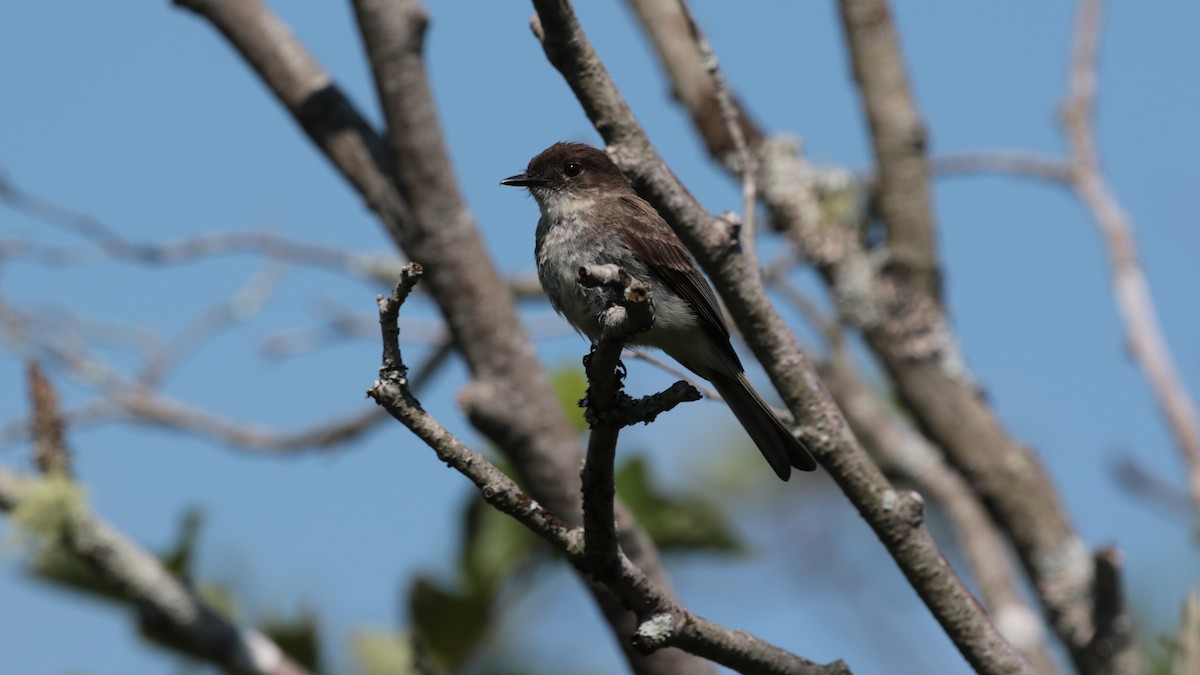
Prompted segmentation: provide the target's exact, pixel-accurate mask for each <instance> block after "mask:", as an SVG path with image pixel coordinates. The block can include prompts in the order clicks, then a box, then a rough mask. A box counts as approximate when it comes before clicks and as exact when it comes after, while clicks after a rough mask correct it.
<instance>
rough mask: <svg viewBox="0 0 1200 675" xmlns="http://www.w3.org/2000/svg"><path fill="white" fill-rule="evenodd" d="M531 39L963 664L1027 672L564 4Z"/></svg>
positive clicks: (550, 7) (555, 5) (548, 11)
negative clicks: (699, 273)
mask: <svg viewBox="0 0 1200 675" xmlns="http://www.w3.org/2000/svg"><path fill="white" fill-rule="evenodd" d="M534 7H535V8H536V9H537V19H538V21H537V22H536V23H535V25H534V32H535V34H536V35H538V36H539V38H540V39H541V41H542V45H543V48H544V49H545V51H546V56H547V58H548V59H549V60H550V62H551V63H552V64H553V65H554V66H555V67H556V68H557V69H558V70H559V72H560V73H562V75H563V77H564V79H565V80H566V82H567V84H569V85H570V86H571V89H572V91H574V93H575V96H576V98H578V99H579V101H580V103H581V105H582V106H583V108H584V111H585V112H586V113H587V115H588V117H589V119H591V121H592V123H593V125H595V127H596V129H597V131H599V132H600V135H601V136H602V137H604V139H605V141H606V142H607V143H608V144H609V153H610V154H611V155H612V156H613V157H614V159H615V160H616V161H617V164H618V165H620V166H621V168H622V169H623V170H624V171H625V172H626V175H628V176H629V177H630V178H631V180H632V181H633V183H634V185H635V187H636V188H637V189H638V190H639V192H640V193H642V194H643V196H645V197H646V198H647V199H648V200H649V201H650V202H651V203H652V204H653V205H654V206H655V208H657V209H658V211H659V213H661V214H662V215H663V216H664V217H665V218H666V220H667V222H669V223H670V224H671V225H672V227H673V228H675V230H676V232H678V233H679V235H680V237H681V238H682V239H683V241H684V243H685V244H687V246H688V248H689V249H691V251H692V252H693V253H694V254H695V255H696V257H697V259H698V261H699V262H700V264H701V265H702V266H703V267H704V269H705V270H706V271H707V272H708V273H709V275H710V277H711V278H712V279H713V282H714V285H715V286H716V288H717V290H718V292H719V293H720V294H721V296H722V297H723V298H724V300H725V305H726V307H728V308H729V310H730V312H731V313H732V315H733V318H734V322H735V323H736V324H737V326H738V328H739V329H740V330H741V332H742V335H743V336H744V337H745V338H746V340H747V341H748V343H749V344H750V346H751V348H752V349H753V350H754V352H755V354H756V356H758V359H759V361H760V362H761V363H762V364H763V366H764V367H765V368H766V369H767V372H768V374H769V375H770V376H771V380H772V382H773V383H774V384H775V387H776V389H777V390H779V392H780V394H782V395H783V397H784V399H785V400H786V401H787V403H788V408H789V409H790V410H791V411H792V413H793V415H795V416H796V418H797V419H800V420H803V421H805V422H806V423H808V427H809V429H807V430H811V432H812V433H808V434H806V436H805V441H806V444H807V445H808V447H809V449H810V450H811V451H812V452H813V454H814V455H815V456H816V457H817V459H818V460H820V461H821V463H822V464H823V465H824V466H825V467H826V468H827V469H828V470H829V472H830V474H831V475H832V476H833V477H834V479H835V480H836V481H837V482H838V484H839V485H840V486H841V487H842V489H843V491H844V492H845V493H846V494H847V496H848V497H849V498H850V499H851V501H852V502H853V503H854V505H855V507H856V508H858V509H859V512H860V513H861V514H862V515H863V517H864V518H865V519H866V521H867V522H868V523H869V524H870V525H871V526H872V528H873V529H874V530H875V532H876V534H877V535H878V536H879V537H880V539H881V541H883V543H884V544H885V545H886V546H887V548H888V550H889V551H890V552H891V553H892V555H893V557H894V558H895V560H896V561H897V563H898V564H899V566H900V568H901V570H902V571H903V572H904V573H905V575H906V576H907V577H908V579H909V581H910V583H912V584H913V587H914V588H915V589H916V590H917V592H918V594H920V596H921V598H922V599H923V600H924V601H925V603H926V604H927V605H928V606H929V608H930V610H931V611H932V613H933V614H934V616H935V617H936V618H937V619H938V621H939V622H940V623H941V624H942V627H943V629H944V630H945V631H946V632H947V634H948V635H949V636H950V637H951V639H952V640H953V641H954V642H955V645H956V646H958V648H959V650H960V651H961V652H962V654H963V655H964V657H966V659H967V660H968V661H969V662H970V663H971V664H972V666H974V667H975V668H976V669H978V670H979V671H980V672H996V673H1000V672H1006V673H1013V672H1028V669H1029V666H1028V665H1027V664H1026V663H1025V662H1024V661H1023V659H1021V657H1020V655H1018V654H1017V653H1016V652H1015V651H1014V650H1013V649H1012V647H1011V646H1010V645H1008V644H1007V643H1006V642H1005V641H1004V639H1003V638H1002V637H1001V636H1000V635H999V634H998V633H997V632H996V630H995V627H994V626H992V624H991V622H990V621H989V620H988V618H987V616H986V615H985V614H984V613H983V612H982V610H981V609H980V608H979V606H978V604H977V603H976V602H975V600H974V599H973V598H972V597H971V595H970V593H969V592H968V591H967V589H966V588H965V587H964V586H963V585H962V583H961V581H960V580H959V579H958V578H957V577H956V576H955V575H954V573H953V570H951V569H950V568H949V567H948V566H947V565H946V564H945V561H944V559H943V558H942V556H941V555H940V553H939V552H938V550H937V547H936V545H935V544H934V542H933V540H932V538H931V537H930V536H929V533H928V531H927V530H926V529H925V528H924V526H923V525H922V522H921V502H920V499H919V497H917V496H915V495H911V494H908V493H900V492H898V491H896V490H895V489H894V488H893V487H892V486H891V485H890V484H889V483H888V482H887V481H886V479H885V478H884V477H883V475H882V474H881V473H880V472H879V470H878V467H876V466H875V465H874V463H873V462H872V461H871V460H870V458H869V457H868V456H867V455H866V453H865V452H864V451H863V449H862V447H861V446H860V445H859V444H858V443H857V441H856V440H855V439H854V436H853V434H852V433H851V432H850V430H849V428H848V427H847V426H846V423H845V420H844V419H843V418H842V416H841V414H840V413H839V412H838V410H837V407H836V405H835V404H834V403H833V402H832V400H831V399H830V398H829V396H828V394H827V393H826V392H825V391H824V389H823V387H822V386H821V384H820V381H819V378H818V377H817V374H816V372H815V371H814V369H813V368H812V366H811V364H810V363H809V362H808V361H807V360H806V359H805V358H804V357H803V355H802V354H801V353H800V351H799V348H798V345H797V343H796V340H795V336H793V335H792V334H791V332H790V331H789V330H788V329H787V326H786V325H785V324H784V322H783V319H782V318H781V317H780V316H779V314H778V312H776V311H775V309H774V308H773V307H771V305H770V303H769V302H768V301H767V299H766V296H765V294H764V293H763V290H762V284H761V275H759V274H757V272H756V270H747V269H745V264H744V260H743V259H742V257H741V256H738V255H737V254H736V249H735V248H734V247H733V246H731V245H730V238H729V227H728V226H727V223H726V224H725V225H722V222H723V221H721V220H720V219H714V218H713V217H712V216H710V215H709V214H708V213H707V212H706V211H705V210H704V209H703V207H701V206H700V205H699V204H698V203H697V202H696V201H695V199H694V198H693V197H692V196H691V195H690V194H689V193H688V192H687V190H686V189H685V188H684V187H683V186H682V185H681V184H680V183H679V182H678V180H677V179H676V178H675V177H674V175H673V174H672V173H671V172H670V170H669V169H668V168H667V167H666V165H665V164H664V163H663V162H662V160H661V158H659V157H658V155H657V153H656V152H655V151H654V149H653V147H651V146H650V143H649V140H648V139H647V138H646V136H645V133H644V131H643V130H642V129H641V127H640V126H639V125H638V123H637V121H636V120H635V119H634V117H633V115H632V113H631V112H630V110H629V107H628V106H627V105H626V104H625V102H624V100H623V99H622V98H621V96H620V94H619V93H618V92H617V90H616V88H615V86H614V85H613V83H612V81H611V78H609V76H608V73H607V71H606V69H605V68H604V66H603V64H602V63H601V62H600V61H599V59H598V58H597V56H596V54H595V52H594V50H593V49H592V47H591V45H590V43H589V42H588V40H587V37H586V36H585V35H584V34H583V31H582V29H581V28H580V26H579V24H578V21H577V19H576V18H575V14H574V11H573V10H572V9H571V6H570V4H569V3H567V2H565V1H564V0H534Z"/></svg>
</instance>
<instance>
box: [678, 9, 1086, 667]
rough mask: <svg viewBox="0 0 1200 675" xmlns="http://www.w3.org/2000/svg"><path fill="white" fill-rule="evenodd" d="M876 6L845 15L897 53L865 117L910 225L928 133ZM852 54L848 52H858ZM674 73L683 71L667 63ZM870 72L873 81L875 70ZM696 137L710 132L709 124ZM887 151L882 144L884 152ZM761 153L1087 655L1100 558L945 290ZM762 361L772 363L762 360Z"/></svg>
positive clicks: (883, 349) (802, 172) (904, 391)
mask: <svg viewBox="0 0 1200 675" xmlns="http://www.w3.org/2000/svg"><path fill="white" fill-rule="evenodd" d="M872 6H873V7H874V8H875V10H872V9H871V8H872ZM880 6H881V5H879V3H878V2H877V1H875V2H869V1H864V2H855V4H853V5H849V3H847V5H846V6H845V9H847V10H854V13H853V14H852V15H850V16H847V19H848V23H849V24H853V25H852V26H851V25H848V26H847V31H848V33H849V32H852V31H853V32H855V33H856V34H857V38H853V37H852V39H858V38H866V37H867V36H869V35H875V36H876V37H878V38H879V39H880V42H879V43H878V44H860V45H859V47H858V48H861V50H862V51H861V53H859V54H858V55H857V56H855V57H854V58H856V59H858V60H859V61H861V62H862V64H863V66H864V67H865V68H868V69H869V68H871V67H873V66H868V65H867V64H868V63H871V62H873V61H874V60H877V59H884V60H887V59H888V58H891V56H887V54H889V53H890V54H891V55H892V56H895V57H896V58H895V60H894V62H891V63H888V64H882V65H880V67H882V68H884V70H885V72H884V73H882V74H880V75H879V76H878V78H879V79H878V80H871V81H870V82H863V83H862V85H863V88H864V102H865V103H866V104H867V105H868V106H873V105H876V104H884V103H887V104H888V105H884V106H882V107H881V108H880V109H877V110H875V111H874V112H871V111H868V117H871V116H877V117H878V118H879V119H877V120H875V122H873V124H875V123H878V124H879V125H880V127H881V128H883V127H886V129H885V133H886V134H887V135H888V138H889V139H890V140H889V141H888V142H887V143H882V141H877V142H876V143H877V153H878V154H879V155H880V157H879V158H878V161H879V163H880V164H881V165H883V164H884V163H885V159H884V158H883V157H882V155H883V154H888V159H887V160H886V161H887V162H892V163H893V165H894V166H895V167H897V169H898V171H899V173H898V174H894V177H897V176H898V178H897V180H898V181H899V182H895V181H893V183H892V187H891V188H888V189H889V190H893V191H894V192H895V193H896V194H897V196H898V204H899V206H898V208H897V210H896V211H893V212H890V213H891V216H890V217H891V218H892V219H896V218H899V219H900V220H901V221H904V219H906V218H907V219H912V218H917V217H918V216H920V215H921V213H925V214H928V210H927V206H928V205H927V204H926V205H925V206H921V203H924V202H926V201H927V195H926V196H925V197H921V198H919V199H913V200H911V201H908V202H906V201H905V195H904V194H902V193H903V192H904V191H903V190H898V189H896V187H895V186H896V185H901V184H904V185H911V186H912V189H914V190H918V191H927V186H925V185H924V183H926V182H927V176H926V175H925V174H926V173H927V171H926V170H925V169H923V168H921V166H922V165H923V161H924V160H922V159H920V157H919V155H921V154H922V152H923V149H922V148H921V147H920V144H919V143H911V144H910V145H908V146H907V147H906V146H905V143H904V139H905V138H907V139H908V140H909V141H914V140H919V139H920V138H921V136H922V135H923V131H922V130H921V128H920V120H919V119H917V118H916V117H915V114H916V113H915V108H913V107H912V106H911V101H910V100H909V99H910V98H911V97H910V96H909V94H908V93H907V85H905V84H904V76H903V73H902V72H901V73H896V72H895V70H896V69H897V68H899V67H901V62H900V60H899V57H898V52H897V51H896V49H897V48H896V44H895V42H896V40H895V35H894V29H892V28H891V27H890V26H883V25H880V23H881V22H882V23H885V24H886V23H888V22H889V16H888V12H887V11H886V8H885V9H884V10H882V11H879V7H880ZM860 10H862V13H859V11H860ZM860 41H861V40H860ZM867 41H868V42H869V40H867ZM854 49H856V48H855V47H853V46H852V53H853V50H854ZM693 58H696V57H695V55H694V50H693ZM697 60H698V59H697ZM668 72H671V73H674V72H676V69H675V68H672V67H668ZM860 77H862V76H860ZM865 77H872V78H874V77H876V75H873V74H870V73H867V74H865ZM868 89H871V90H872V91H873V92H874V93H872V94H871V96H872V101H870V102H867V101H865V97H866V96H867V95H868ZM890 105H895V106H896V107H895V108H890V107H888V106H890ZM872 129H873V130H874V126H873V127H872ZM700 130H701V132H702V133H706V130H705V128H703V127H702V128H701V129H700ZM882 145H886V147H879V146H882ZM758 153H759V155H760V161H759V167H760V173H761V174H762V175H760V177H759V185H760V186H761V188H762V196H763V200H764V201H765V202H766V204H767V206H768V208H769V211H770V214H771V220H772V223H773V224H774V225H775V227H776V228H777V229H780V230H782V231H784V232H785V233H786V234H787V236H788V237H789V238H791V239H792V241H793V242H794V244H795V245H796V247H797V249H798V250H799V251H800V252H801V253H802V254H803V255H804V256H805V258H807V259H808V260H809V261H810V262H811V263H813V264H814V265H815V266H816V268H817V270H818V271H819V272H820V273H821V275H822V276H823V277H824V279H825V281H826V283H827V284H828V286H829V288H830V292H831V296H832V298H833V300H834V302H835V303H836V306H837V309H838V313H839V315H840V318H841V321H843V322H844V323H846V324H848V325H852V326H855V327H857V328H859V329H860V330H861V331H862V333H863V335H864V337H865V338H866V340H867V344H868V346H869V347H870V348H871V349H872V351H873V352H874V353H875V354H876V355H877V356H878V357H879V359H880V361H881V362H882V364H883V365H884V367H885V368H886V369H887V371H888V373H889V375H890V376H891V378H892V380H893V381H894V383H895V385H896V389H897V393H898V394H899V395H900V396H901V398H902V400H903V401H904V403H905V404H907V405H908V407H909V408H910V410H911V411H912V412H913V414H914V416H916V417H917V419H918V420H919V422H920V425H921V427H922V428H923V429H924V430H926V433H928V434H929V435H930V437H931V439H932V440H933V441H934V442H935V443H937V444H938V445H939V446H940V447H941V448H942V449H943V451H944V452H945V453H946V455H947V458H948V459H949V460H950V462H951V463H952V464H953V465H954V467H955V468H956V469H957V470H958V471H960V472H961V473H962V474H963V475H964V477H965V478H966V479H967V481H968V482H969V483H970V484H971V485H972V487H973V489H974V490H976V491H978V492H979V494H980V495H981V496H982V497H983V498H984V502H985V503H986V504H987V506H988V508H989V510H990V511H991V512H992V514H993V517H994V518H995V519H996V521H997V524H998V525H999V526H1000V527H1001V528H1002V530H1003V531H1004V532H1005V533H1006V534H1007V535H1008V536H1009V537H1010V538H1011V540H1012V541H1013V544H1014V546H1015V548H1016V550H1017V553H1018V555H1019V557H1020V559H1021V562H1022V564H1023V566H1024V567H1025V570H1026V572H1027V574H1029V576H1030V578H1031V579H1032V581H1033V583H1034V586H1035V588H1036V589H1037V592H1038V595H1039V596H1040V598H1041V600H1042V603H1043V607H1044V608H1045V611H1046V614H1047V615H1048V617H1049V618H1050V621H1051V625H1052V626H1053V627H1054V630H1055V632H1056V633H1057V634H1058V636H1059V637H1060V639H1062V640H1063V641H1064V642H1065V643H1067V644H1069V645H1073V646H1074V647H1075V648H1078V649H1084V648H1086V645H1087V643H1088V641H1089V640H1091V638H1092V637H1093V636H1094V635H1095V625H1094V622H1093V619H1094V615H1093V606H1092V582H1093V579H1094V577H1093V565H1094V563H1093V559H1092V556H1091V555H1090V554H1089V552H1088V548H1087V545H1086V544H1085V543H1084V541H1083V540H1082V539H1081V538H1080V537H1079V535H1078V534H1077V533H1076V532H1075V531H1074V529H1073V527H1072V525H1071V522H1070V519H1069V517H1068V515H1067V514H1066V512H1065V510H1064V509H1063V507H1062V505H1061V503H1060V502H1059V499H1058V495H1057V493H1056V491H1055V489H1054V486H1053V483H1052V482H1051V480H1050V478H1049V476H1048V475H1047V474H1046V472H1045V470H1044V468H1043V467H1042V465H1041V463H1040V462H1039V461H1038V459H1037V457H1036V456H1035V455H1034V454H1033V453H1032V452H1031V451H1030V450H1029V449H1028V448H1026V447H1024V446H1022V445H1021V444H1020V443H1017V442H1016V441H1015V440H1014V439H1013V438H1012V437H1011V436H1009V434H1008V433H1007V431H1006V430H1005V429H1004V428H1003V426H1002V425H1001V424H1000V422H999V420H998V419H997V418H996V416H995V414H994V412H993V411H992V410H991V409H990V407H989V405H988V402H987V399H986V397H985V396H983V395H981V393H980V391H979V388H978V386H977V384H976V382H975V380H974V377H973V375H972V373H971V371H970V370H969V369H968V368H967V366H966V362H965V358H964V356H963V354H962V352H961V349H960V347H959V345H958V343H957V340H956V338H955V336H954V334H953V332H952V331H951V329H950V326H949V325H948V322H947V320H946V316H945V310H944V308H943V307H942V305H941V301H940V298H939V297H938V296H937V294H936V290H937V289H936V288H935V287H931V286H927V285H926V284H925V283H924V282H923V281H922V280H921V279H919V278H918V279H915V280H908V279H906V278H905V275H904V270H903V265H901V266H900V269H897V267H896V266H895V265H894V264H893V263H894V262H895V257H894V255H893V251H892V250H891V248H890V241H889V242H888V246H887V247H882V248H881V249H880V250H881V251H882V252H881V253H878V254H877V253H875V251H870V250H867V249H865V248H864V247H863V245H862V237H861V227H862V224H863V222H864V220H865V214H864V213H863V212H862V211H863V209H862V207H861V206H860V204H861V203H862V202H864V201H865V200H864V199H863V198H862V196H861V195H860V194H859V191H860V189H861V186H860V185H859V184H858V183H856V182H855V181H853V180H851V179H850V178H849V177H848V175H847V174H846V172H837V171H834V172H828V173H827V175H823V174H821V173H818V172H815V171H813V170H812V169H811V168H810V167H809V166H808V165H807V163H806V162H804V160H803V158H801V157H800V156H799V154H798V148H797V147H796V145H795V144H794V143H792V142H789V141H787V140H784V139H767V140H764V141H763V143H762V144H761V145H760V146H759V147H758ZM910 207H911V208H910ZM916 207H920V208H916ZM881 215H883V216H884V217H885V219H887V218H888V217H889V216H888V215H887V213H883V212H881ZM668 220H670V218H668ZM904 222H909V223H910V224H912V225H913V227H912V228H911V229H912V231H914V232H918V234H919V235H920V236H917V237H916V238H915V239H914V241H918V240H921V239H922V238H923V237H924V235H923V234H920V231H921V230H923V229H925V230H928V233H929V236H932V234H933V223H932V220H930V221H929V222H928V223H927V224H926V225H924V226H923V225H921V224H920V223H915V224H914V223H912V222H911V221H904ZM690 244H691V243H690V242H689V245H690ZM917 259H918V260H919V256H918V258H917ZM929 264H930V266H929V267H928V268H927V269H930V270H935V269H936V262H935V261H932V260H931V261H929ZM714 276H717V275H714ZM925 281H929V280H928V279H926V280H925ZM910 282H912V283H910ZM718 285H720V284H719V282H718ZM727 305H728V306H730V307H731V308H733V307H734V306H735V304H734V303H727ZM739 324H740V322H739ZM743 333H745V334H746V335H747V337H750V336H751V335H754V336H755V337H757V336H759V335H760V334H761V330H759V329H757V328H756V329H755V330H754V331H747V330H746V329H745V327H743ZM759 359H760V360H762V361H763V363H764V364H768V363H770V359H769V358H768V357H765V356H764V355H763V354H761V353H760V354H759ZM776 386H778V387H780V393H782V394H783V395H784V397H785V398H787V397H788V393H787V391H786V388H785V387H782V386H780V383H779V381H776ZM1075 653H1077V652H1075ZM1077 662H1078V661H1077Z"/></svg>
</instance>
